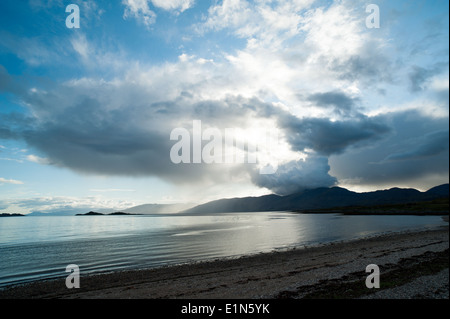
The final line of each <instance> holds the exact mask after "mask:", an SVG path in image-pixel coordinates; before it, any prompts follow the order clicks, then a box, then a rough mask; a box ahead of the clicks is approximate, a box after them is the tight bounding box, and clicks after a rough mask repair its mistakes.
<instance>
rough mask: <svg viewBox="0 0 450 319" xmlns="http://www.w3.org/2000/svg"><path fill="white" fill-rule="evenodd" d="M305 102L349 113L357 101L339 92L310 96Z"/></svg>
mask: <svg viewBox="0 0 450 319" xmlns="http://www.w3.org/2000/svg"><path fill="white" fill-rule="evenodd" d="M307 100H308V101H310V102H312V103H314V104H315V105H316V106H318V107H323V108H330V107H334V108H335V109H337V110H338V111H344V112H349V111H351V110H353V108H354V107H355V106H356V103H357V102H358V100H359V99H358V98H352V97H349V96H348V95H347V94H345V93H343V92H340V91H332V92H325V93H315V94H311V95H310V96H308V98H307Z"/></svg>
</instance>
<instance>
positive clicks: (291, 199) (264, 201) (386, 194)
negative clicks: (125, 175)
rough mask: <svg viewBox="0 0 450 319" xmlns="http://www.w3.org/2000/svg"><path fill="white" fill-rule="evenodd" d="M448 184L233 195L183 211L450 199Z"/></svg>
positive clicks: (299, 208) (302, 208)
mask: <svg viewBox="0 0 450 319" xmlns="http://www.w3.org/2000/svg"><path fill="white" fill-rule="evenodd" d="M448 190H449V184H444V185H440V186H437V187H433V188H432V189H430V190H428V191H426V192H420V191H418V190H416V189H403V188H391V189H389V190H379V191H374V192H365V193H357V192H353V191H350V190H347V189H345V188H341V187H332V188H315V189H309V190H305V191H303V192H300V193H295V194H291V195H287V196H277V195H265V196H261V197H244V198H230V199H220V200H216V201H212V202H209V203H206V204H202V205H199V206H196V207H193V208H191V209H187V210H185V211H183V212H182V213H184V214H206V213H227V212H257V211H287V210H289V211H305V210H309V211H311V210H319V209H329V208H342V207H370V206H380V205H401V204H409V203H419V202H426V201H433V200H437V199H441V198H448Z"/></svg>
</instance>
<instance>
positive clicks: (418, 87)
mask: <svg viewBox="0 0 450 319" xmlns="http://www.w3.org/2000/svg"><path fill="white" fill-rule="evenodd" d="M445 70H447V71H448V63H436V64H435V65H434V66H432V67H430V68H423V67H420V66H417V65H415V66H413V67H412V70H411V72H410V73H409V80H410V82H411V87H410V89H411V91H412V92H420V91H423V90H425V88H426V86H428V85H429V84H430V82H431V81H430V80H431V79H432V78H433V77H434V76H436V75H438V74H441V73H444V72H445ZM431 84H432V83H431Z"/></svg>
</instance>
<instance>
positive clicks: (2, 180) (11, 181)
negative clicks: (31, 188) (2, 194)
mask: <svg viewBox="0 0 450 319" xmlns="http://www.w3.org/2000/svg"><path fill="white" fill-rule="evenodd" d="M0 184H13V185H22V184H23V182H22V181H18V180H15V179H6V178H3V177H0Z"/></svg>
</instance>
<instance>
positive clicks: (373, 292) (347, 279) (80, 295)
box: [0, 226, 449, 299]
mask: <svg viewBox="0 0 450 319" xmlns="http://www.w3.org/2000/svg"><path fill="white" fill-rule="evenodd" d="M448 247H449V234H448V226H446V227H441V228H439V229H435V230H424V231H414V232H403V233H393V234H386V235H382V236H376V237H371V238H365V239H359V240H353V241H348V242H337V243H332V244H325V245H319V246H316V247H306V248H305V247H298V248H295V249H290V250H288V251H282V252H279V251H278V252H271V253H264V254H258V255H253V256H245V257H241V258H237V259H222V260H215V261H209V262H199V263H194V264H188V265H179V266H171V267H163V268H158V269H147V270H138V271H124V272H115V273H110V274H102V275H90V276H87V275H85V276H83V273H82V269H81V276H80V286H81V287H80V288H79V289H67V288H66V286H65V278H62V279H58V280H53V281H45V282H35V283H31V284H27V285H24V286H17V287H12V288H8V289H4V290H1V291H0V298H14V299H18V298H26V299H32V298H50V299H53V298H57V299H72V298H76V299H95V298H98V299H127V298H132V299H146V298H150V299H158V298H163V299H261V298H262V299H276V298H330V296H331V297H332V298H370V297H372V298H389V299H392V298H396V296H397V297H398V298H431V299H434V298H448ZM445 256H447V257H445ZM443 261H444V262H443ZM445 262H446V263H445ZM369 264H376V265H378V266H379V268H380V283H381V288H380V289H368V288H366V287H365V280H366V277H367V276H368V275H369V273H366V272H365V270H366V266H367V265H369ZM414 269H425V270H427V271H425V272H423V271H422V270H420V271H414ZM428 269H429V270H428ZM408 276H410V277H408ZM426 276H431V279H426V281H425V282H428V283H430V285H423V284H422V285H419V284H417V285H412V284H409V286H408V282H409V281H414V280H420V279H421V278H422V279H423V278H428V277H426ZM390 278H395V279H397V278H404V279H403V281H400V282H397V281H396V282H394V283H393V284H392V283H391V281H392V280H391V279H390ZM433 278H434V279H433ZM445 279H446V280H445ZM383 280H385V282H383ZM388 280H389V281H390V282H389V285H388V282H387V281H388ZM433 280H435V281H436V282H435V283H434V284H433V285H431V282H432V281H433ZM444 280H445V282H444ZM392 285H394V287H393V286H392ZM436 285H437V286H438V287H435V286H436ZM354 286H357V289H356V290H357V291H356V292H352V290H351V289H353V288H351V287H354ZM399 286H404V287H405V289H406V290H407V291H406V292H405V291H404V290H405V289H403V290H402V295H401V296H400V295H398V294H396V292H395V291H396V290H395V289H399ZM410 286H413V288H406V287H410ZM384 287H385V288H384ZM400 288H401V287H400ZM349 289H350V290H349ZM325 292H326V293H325ZM330 293H331V295H330ZM333 293H334V294H333ZM383 293H384V294H383ZM386 296H387V297H386Z"/></svg>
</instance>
